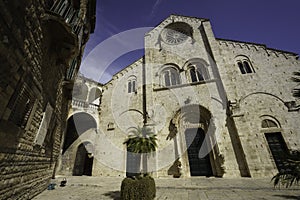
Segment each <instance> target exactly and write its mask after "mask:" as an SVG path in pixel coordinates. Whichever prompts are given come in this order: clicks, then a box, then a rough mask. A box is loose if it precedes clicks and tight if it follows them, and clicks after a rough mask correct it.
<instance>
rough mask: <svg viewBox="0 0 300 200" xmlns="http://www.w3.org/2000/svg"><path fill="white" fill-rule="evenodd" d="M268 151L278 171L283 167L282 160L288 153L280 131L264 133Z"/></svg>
mask: <svg viewBox="0 0 300 200" xmlns="http://www.w3.org/2000/svg"><path fill="white" fill-rule="evenodd" d="M265 136H266V139H267V142H268V145H269V148H270V151H271V153H272V156H273V158H274V161H275V164H276V167H277V169H278V171H280V170H282V169H284V168H285V167H284V161H285V159H286V155H287V153H288V148H287V146H286V143H285V142H284V139H283V137H282V135H281V133H280V132H276V133H265Z"/></svg>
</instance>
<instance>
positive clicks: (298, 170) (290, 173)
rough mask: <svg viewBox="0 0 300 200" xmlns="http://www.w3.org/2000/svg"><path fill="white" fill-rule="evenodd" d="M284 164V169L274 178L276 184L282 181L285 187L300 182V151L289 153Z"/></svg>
mask: <svg viewBox="0 0 300 200" xmlns="http://www.w3.org/2000/svg"><path fill="white" fill-rule="evenodd" d="M284 164H285V165H284V169H282V170H280V172H279V173H277V174H276V175H275V176H274V177H273V178H272V181H274V186H277V185H280V183H281V184H282V185H283V186H285V187H290V186H292V185H293V184H295V185H296V184H298V183H299V180H300V151H292V152H291V153H289V154H288V156H287V158H286V160H285V162H284Z"/></svg>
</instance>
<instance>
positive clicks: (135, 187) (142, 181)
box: [121, 176, 156, 200]
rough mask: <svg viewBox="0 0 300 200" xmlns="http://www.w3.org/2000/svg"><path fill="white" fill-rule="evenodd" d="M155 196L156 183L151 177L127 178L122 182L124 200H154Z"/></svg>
mask: <svg viewBox="0 0 300 200" xmlns="http://www.w3.org/2000/svg"><path fill="white" fill-rule="evenodd" d="M155 194H156V188H155V181H154V179H153V178H152V177H150V176H139V177H131V178H125V179H124V180H123V181H122V184H121V199H122V200H153V199H154V198H155Z"/></svg>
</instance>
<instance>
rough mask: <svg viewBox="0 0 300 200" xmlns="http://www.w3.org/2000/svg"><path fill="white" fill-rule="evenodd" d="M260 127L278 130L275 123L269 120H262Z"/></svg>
mask: <svg viewBox="0 0 300 200" xmlns="http://www.w3.org/2000/svg"><path fill="white" fill-rule="evenodd" d="M261 127H262V128H278V125H277V123H276V122H274V121H273V120H270V119H264V120H263V121H262V122H261Z"/></svg>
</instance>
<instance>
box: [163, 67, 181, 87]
mask: <svg viewBox="0 0 300 200" xmlns="http://www.w3.org/2000/svg"><path fill="white" fill-rule="evenodd" d="M161 80H162V85H163V86H166V87H168V86H173V85H178V84H180V78H179V72H178V70H177V69H175V68H173V67H167V68H165V69H164V70H163V71H162V73H161Z"/></svg>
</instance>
